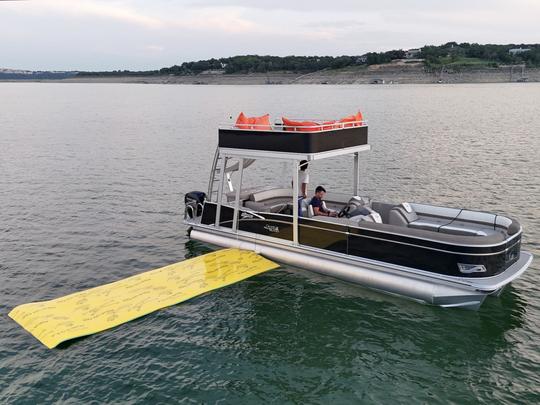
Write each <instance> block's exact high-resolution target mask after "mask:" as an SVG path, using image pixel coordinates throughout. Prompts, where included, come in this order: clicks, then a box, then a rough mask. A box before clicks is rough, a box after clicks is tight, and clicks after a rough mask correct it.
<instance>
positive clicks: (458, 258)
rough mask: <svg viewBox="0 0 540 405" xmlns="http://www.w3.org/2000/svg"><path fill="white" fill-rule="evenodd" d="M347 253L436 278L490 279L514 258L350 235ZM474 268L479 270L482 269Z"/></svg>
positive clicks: (500, 254) (501, 254)
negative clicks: (442, 250)
mask: <svg viewBox="0 0 540 405" xmlns="http://www.w3.org/2000/svg"><path fill="white" fill-rule="evenodd" d="M518 252H519V248H518ZM347 253H348V254H349V255H354V256H359V257H367V258H369V259H373V260H380V261H384V262H388V263H393V264H397V265H400V266H406V267H413V268H416V269H420V270H426V271H431V272H434V273H438V274H444V275H448V276H457V277H470V278H475V277H490V276H494V275H496V274H499V273H501V272H502V271H504V270H505V269H506V268H507V267H508V266H510V265H511V264H512V263H514V262H515V260H517V258H513V257H512V258H509V257H508V255H507V253H505V252H503V253H498V254H492V255H478V256H475V255H460V254H459V253H449V252H441V251H437V250H430V249H425V248H422V247H419V246H409V245H404V244H399V243H396V242H393V241H389V240H379V239H370V238H366V237H363V236H361V235H354V234H349V238H348V251H347ZM507 259H510V260H507ZM458 263H460V264H462V265H469V266H467V267H468V268H470V269H473V270H474V269H476V270H475V271H473V272H471V273H463V272H461V271H460V268H459V266H458ZM476 266H483V268H482V267H476Z"/></svg>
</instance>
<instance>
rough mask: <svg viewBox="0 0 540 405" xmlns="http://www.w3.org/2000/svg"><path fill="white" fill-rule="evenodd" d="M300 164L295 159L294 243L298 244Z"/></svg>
mask: <svg viewBox="0 0 540 405" xmlns="http://www.w3.org/2000/svg"><path fill="white" fill-rule="evenodd" d="M298 165H299V161H298V160H295V161H293V164H292V167H293V243H294V244H295V245H298Z"/></svg>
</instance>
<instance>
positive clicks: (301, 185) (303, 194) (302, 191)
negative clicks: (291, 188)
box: [298, 160, 309, 216]
mask: <svg viewBox="0 0 540 405" xmlns="http://www.w3.org/2000/svg"><path fill="white" fill-rule="evenodd" d="M307 168H308V162H307V160H301V161H300V166H299V167H298V212H299V215H300V216H302V200H303V199H305V198H307V186H308V184H309V173H308V172H307Z"/></svg>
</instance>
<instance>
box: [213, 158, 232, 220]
mask: <svg viewBox="0 0 540 405" xmlns="http://www.w3.org/2000/svg"><path fill="white" fill-rule="evenodd" d="M228 159H229V158H228V157H226V156H223V157H222V158H221V166H220V168H219V186H218V195H217V199H216V221H215V226H216V227H217V228H219V226H220V219H221V200H222V199H223V183H224V182H225V167H227V160H228Z"/></svg>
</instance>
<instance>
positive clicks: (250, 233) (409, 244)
mask: <svg viewBox="0 0 540 405" xmlns="http://www.w3.org/2000/svg"><path fill="white" fill-rule="evenodd" d="M266 220H267V221H273V222H277V223H280V224H285V225H290V226H292V223H291V222H285V221H279V220H276V219H274V220H271V219H270V220H269V219H266ZM245 221H257V220H256V219H246V220H245ZM227 222H231V221H224V222H223V223H227ZM201 226H204V227H207V226H208V225H201ZM299 226H305V227H309V228H312V229H319V230H322V231H332V232H336V233H342V234H344V235H347V236H348V235H352V236H356V237H359V238H368V239H375V240H381V241H384V242H390V243H397V244H400V245H406V246H411V247H415V248H420V249H428V250H433V251H436V252H442V253H448V254H452V255H459V256H495V255H500V254H503V253H506V252H507V251H508V250H510V249H512V248H513V247H514V246H515V245H516V244H517V243H518V242H516V243H514V244H513V245H512V246H510V247H508V248H506V249H504V250H499V251H497V252H493V253H463V252H452V251H450V250H444V249H437V248H432V247H428V246H421V245H414V244H411V243H407V242H399V241H394V240H390V239H383V238H377V237H374V236H367V235H356V234H351V233H349V232H340V231H337V230H332V229H328V228H319V227H316V226H311V225H304V224H300V225H299ZM208 227H209V228H212V226H208ZM240 232H242V233H243V234H245V235H246V236H247V235H254V236H251V237H252V238H253V239H258V238H259V237H265V235H262V234H258V233H255V232H246V231H238V233H240ZM233 234H234V233H233ZM272 239H276V240H279V241H284V240H287V239H282V238H274V237H272ZM347 239H348V238H347ZM298 246H307V247H309V248H311V246H308V245H303V244H301V243H299V244H298ZM323 251H325V252H328V250H324V249H323ZM347 256H352V257H360V256H354V255H347ZM369 260H371V259H369Z"/></svg>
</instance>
